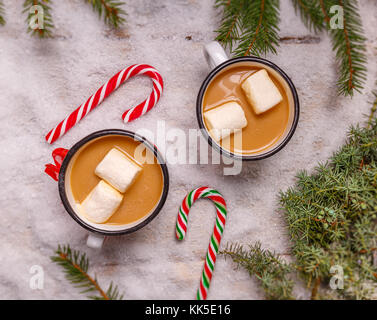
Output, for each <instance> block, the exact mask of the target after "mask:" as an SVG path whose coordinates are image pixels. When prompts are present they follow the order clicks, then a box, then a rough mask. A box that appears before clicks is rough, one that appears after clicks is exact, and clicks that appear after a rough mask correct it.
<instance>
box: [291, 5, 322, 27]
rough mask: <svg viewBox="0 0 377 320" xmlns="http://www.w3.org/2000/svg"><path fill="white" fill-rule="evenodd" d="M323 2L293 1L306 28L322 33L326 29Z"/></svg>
mask: <svg viewBox="0 0 377 320" xmlns="http://www.w3.org/2000/svg"><path fill="white" fill-rule="evenodd" d="M321 1H323V0H320V1H318V0H314V1H313V0H292V3H293V6H294V8H295V11H296V13H299V14H300V17H301V20H302V21H303V23H304V24H305V26H306V27H307V28H308V29H310V30H313V31H314V32H319V31H322V30H323V29H324V28H325V23H324V22H325V21H324V17H323V12H322V9H321Z"/></svg>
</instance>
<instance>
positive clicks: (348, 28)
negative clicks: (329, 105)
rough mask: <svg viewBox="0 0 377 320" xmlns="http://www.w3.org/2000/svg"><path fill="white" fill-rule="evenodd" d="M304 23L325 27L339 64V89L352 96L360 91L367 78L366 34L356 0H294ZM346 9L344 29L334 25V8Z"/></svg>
mask: <svg viewBox="0 0 377 320" xmlns="http://www.w3.org/2000/svg"><path fill="white" fill-rule="evenodd" d="M292 1H293V5H294V7H295V9H296V12H297V11H298V12H299V13H300V15H301V18H302V21H303V22H304V24H305V25H306V26H307V27H308V28H309V29H311V30H314V31H321V30H322V29H323V28H324V27H326V28H327V31H328V33H329V35H330V37H331V40H332V44H333V51H334V52H335V54H336V61H337V63H338V73H339V75H338V81H337V85H338V92H339V94H341V95H345V96H352V95H353V94H354V92H355V91H357V92H361V90H362V89H363V86H364V83H365V80H366V71H367V69H366V64H367V58H366V55H365V51H366V47H365V37H364V36H363V34H364V31H363V28H362V23H361V17H360V15H359V9H358V3H357V1H356V0H292ZM333 6H340V7H342V8H343V10H344V18H343V22H344V28H343V29H333V28H332V27H331V23H330V22H331V18H333V17H332V13H331V11H330V9H331V7H333Z"/></svg>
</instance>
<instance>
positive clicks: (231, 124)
mask: <svg viewBox="0 0 377 320" xmlns="http://www.w3.org/2000/svg"><path fill="white" fill-rule="evenodd" d="M204 118H205V119H206V120H207V122H208V124H209V126H210V128H209V129H210V130H209V131H210V134H211V136H212V137H213V138H214V139H215V140H216V141H217V142H219V141H220V140H221V139H224V138H226V137H228V136H230V135H231V134H232V133H234V132H235V131H236V130H240V129H242V128H244V127H246V126H247V120H246V117H245V113H244V112H243V110H242V107H241V106H240V105H239V104H238V103H237V102H234V101H233V102H227V103H225V104H223V105H221V106H219V107H215V108H213V109H211V110H209V111H206V112H204Z"/></svg>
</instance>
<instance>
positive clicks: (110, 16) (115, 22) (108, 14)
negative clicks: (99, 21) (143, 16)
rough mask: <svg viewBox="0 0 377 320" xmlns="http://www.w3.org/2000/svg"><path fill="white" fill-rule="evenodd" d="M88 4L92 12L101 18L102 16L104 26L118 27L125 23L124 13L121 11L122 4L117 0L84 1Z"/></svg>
mask: <svg viewBox="0 0 377 320" xmlns="http://www.w3.org/2000/svg"><path fill="white" fill-rule="evenodd" d="M85 1H86V2H88V3H90V4H91V5H92V7H93V10H94V11H96V12H97V13H98V15H99V17H100V18H101V17H102V16H103V18H104V21H105V23H106V24H108V25H110V26H113V27H119V26H120V25H122V24H124V23H125V22H126V19H125V16H126V12H125V11H124V10H123V9H122V6H123V5H124V2H122V1H117V0H85Z"/></svg>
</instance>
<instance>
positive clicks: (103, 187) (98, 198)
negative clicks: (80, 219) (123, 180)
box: [78, 180, 123, 223]
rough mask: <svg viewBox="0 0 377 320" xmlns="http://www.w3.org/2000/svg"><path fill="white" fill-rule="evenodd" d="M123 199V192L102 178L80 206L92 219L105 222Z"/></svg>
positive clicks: (85, 214)
mask: <svg viewBox="0 0 377 320" xmlns="http://www.w3.org/2000/svg"><path fill="white" fill-rule="evenodd" d="M122 200H123V195H122V194H120V193H119V192H118V191H117V190H115V189H114V188H113V187H112V186H110V185H108V184H107V183H106V182H105V181H103V180H101V181H100V182H99V183H98V184H97V185H96V186H95V187H94V189H93V190H92V191H91V192H90V193H89V194H88V196H87V197H86V198H85V200H84V201H83V202H82V203H81V204H79V205H78V207H79V211H80V212H81V213H82V214H83V215H84V216H85V217H86V218H88V219H89V220H90V221H92V222H95V223H104V222H106V221H107V220H108V219H109V218H110V217H111V216H112V215H113V214H114V212H115V211H116V209H117V208H118V207H119V205H120V203H121V202H122Z"/></svg>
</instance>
